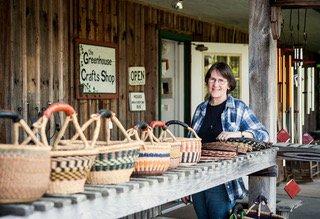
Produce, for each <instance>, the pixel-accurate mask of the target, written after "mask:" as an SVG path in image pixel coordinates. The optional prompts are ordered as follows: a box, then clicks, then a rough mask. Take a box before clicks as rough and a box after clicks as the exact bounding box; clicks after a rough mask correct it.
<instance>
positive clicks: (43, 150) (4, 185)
mask: <svg viewBox="0 0 320 219" xmlns="http://www.w3.org/2000/svg"><path fill="white" fill-rule="evenodd" d="M0 118H9V119H12V121H13V122H14V125H13V144H0V204H4V203H16V202H29V201H34V200H37V199H39V198H40V197H41V196H42V195H43V194H44V193H45V191H46V190H47V188H48V184H49V176H50V148H49V147H46V146H44V145H43V144H42V143H41V142H40V141H39V140H38V139H37V138H36V136H35V135H34V133H33V132H32V131H31V129H30V128H29V126H28V125H27V124H26V122H25V121H24V120H23V119H21V117H20V115H19V114H17V113H14V112H9V111H0ZM20 128H21V129H22V130H23V131H25V132H26V133H27V135H28V136H29V139H30V141H33V142H32V144H31V143H30V144H28V143H29V142H30V141H28V142H27V141H24V142H22V143H19V142H18V139H19V129H20Z"/></svg>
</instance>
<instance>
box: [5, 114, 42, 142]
mask: <svg viewBox="0 0 320 219" xmlns="http://www.w3.org/2000/svg"><path fill="white" fill-rule="evenodd" d="M0 118H4V119H11V120H12V121H13V122H14V124H13V144H15V145H19V128H22V129H23V130H24V131H25V132H26V133H27V134H28V137H27V138H26V139H27V140H26V139H25V140H24V141H23V142H22V143H21V144H20V145H26V144H27V143H29V142H30V141H33V142H34V143H35V144H36V145H38V146H44V145H43V144H42V143H41V142H40V141H39V139H38V138H37V137H36V136H35V134H34V133H33V132H32V130H31V129H30V127H29V126H28V124H27V123H26V122H25V121H24V120H23V119H22V117H21V116H20V114H18V113H16V112H12V111H0ZM28 146H32V145H28Z"/></svg>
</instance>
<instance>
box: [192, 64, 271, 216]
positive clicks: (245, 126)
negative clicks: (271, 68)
mask: <svg viewBox="0 0 320 219" xmlns="http://www.w3.org/2000/svg"><path fill="white" fill-rule="evenodd" d="M205 83H206V85H207V88H208V92H209V98H207V100H206V101H205V102H202V103H200V104H199V105H198V107H197V109H196V111H195V113H194V116H193V119H192V127H193V129H194V130H195V131H196V132H197V133H198V135H199V136H200V137H201V138H202V143H208V142H213V141H216V140H220V141H225V140H227V139H229V138H240V137H245V138H254V139H256V140H260V141H268V140H269V134H268V132H267V130H266V129H265V127H264V126H263V125H262V124H261V123H260V122H259V120H258V119H257V117H256V116H255V115H254V114H253V112H252V111H251V110H250V109H249V107H248V106H247V105H246V104H245V103H244V102H242V101H241V100H238V99H235V98H233V97H232V96H231V95H229V94H230V92H231V91H232V90H234V89H235V87H236V80H235V78H234V76H233V74H232V71H231V69H230V67H229V66H228V65H227V64H225V63H223V62H218V63H215V64H213V65H212V66H211V67H210V69H209V70H208V72H207V74H206V76H205ZM245 193H246V190H245V187H244V184H243V181H242V179H241V178H240V179H238V180H233V181H231V182H227V183H225V184H222V185H219V186H216V187H214V188H211V189H208V190H205V191H202V192H199V193H196V194H194V195H192V199H193V205H194V208H195V211H196V213H197V216H198V218H199V219H205V218H210V219H211V218H219V219H220V218H221V219H223V218H228V215H229V211H230V210H231V209H232V208H233V206H234V204H235V200H236V199H238V198H242V197H243V196H244V195H245Z"/></svg>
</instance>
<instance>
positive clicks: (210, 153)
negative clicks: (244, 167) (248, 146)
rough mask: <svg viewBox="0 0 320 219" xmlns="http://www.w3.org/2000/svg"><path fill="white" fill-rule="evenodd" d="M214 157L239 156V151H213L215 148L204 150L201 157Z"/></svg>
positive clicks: (228, 157) (229, 157)
mask: <svg viewBox="0 0 320 219" xmlns="http://www.w3.org/2000/svg"><path fill="white" fill-rule="evenodd" d="M202 156H203V157H212V158H218V159H221V160H222V159H231V158H233V157H236V156H237V152H231V151H213V150H202V152H201V157H202Z"/></svg>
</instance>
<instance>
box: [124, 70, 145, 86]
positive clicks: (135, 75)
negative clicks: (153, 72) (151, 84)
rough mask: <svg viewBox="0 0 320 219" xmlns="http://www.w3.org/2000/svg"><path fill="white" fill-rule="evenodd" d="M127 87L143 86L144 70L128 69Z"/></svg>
mask: <svg viewBox="0 0 320 219" xmlns="http://www.w3.org/2000/svg"><path fill="white" fill-rule="evenodd" d="M128 72H129V85H145V84H146V70H145V68H144V67H129V69H128Z"/></svg>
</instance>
